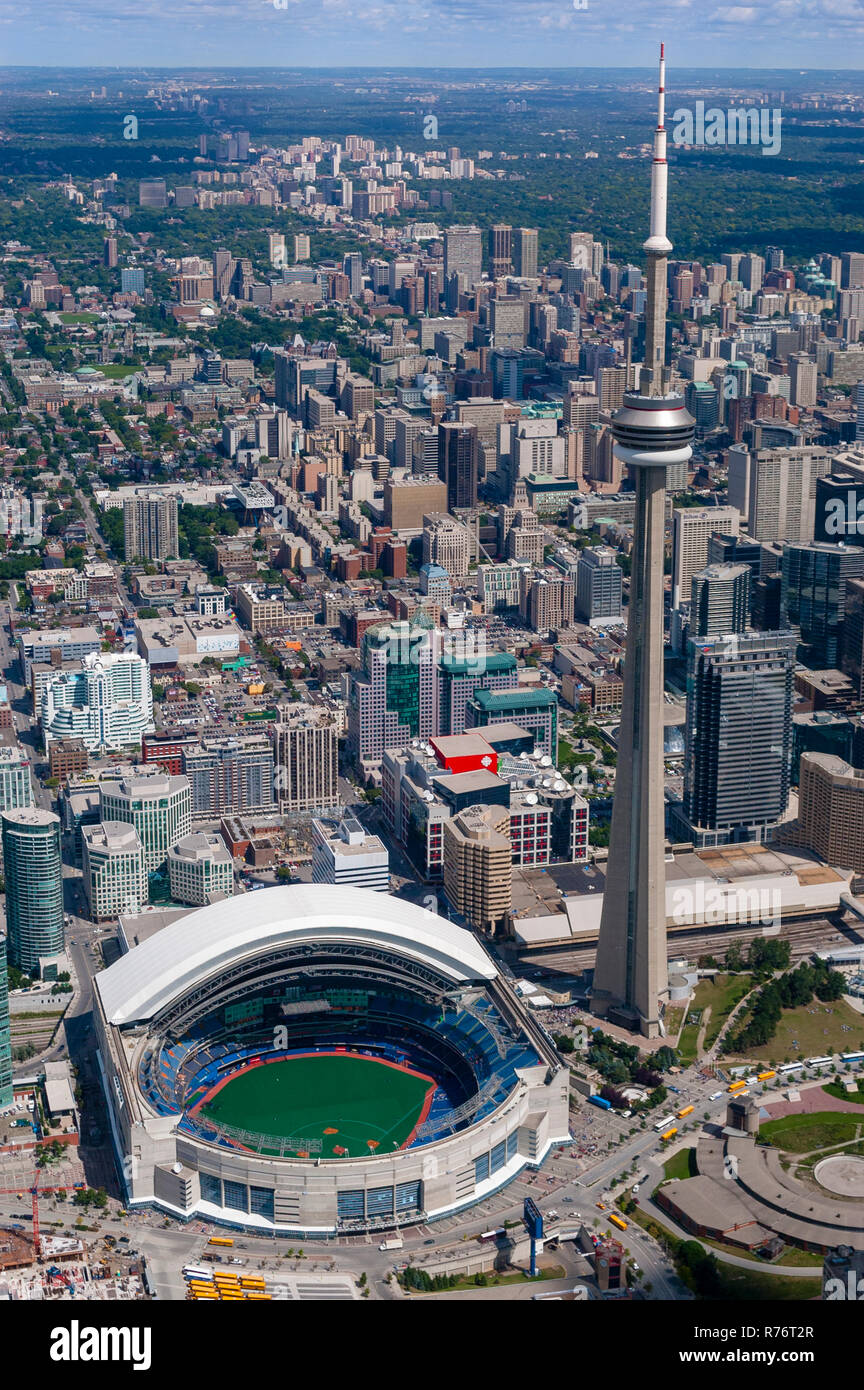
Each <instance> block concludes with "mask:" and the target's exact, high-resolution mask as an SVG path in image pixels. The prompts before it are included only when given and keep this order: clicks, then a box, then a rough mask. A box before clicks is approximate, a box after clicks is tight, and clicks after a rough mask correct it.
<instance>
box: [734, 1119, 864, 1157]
mask: <svg viewBox="0 0 864 1390" xmlns="http://www.w3.org/2000/svg"><path fill="white" fill-rule="evenodd" d="M862 1128H864V1116H862V1115H860V1114H854V1115H845V1114H844V1113H843V1111H842V1110H825V1111H821V1112H819V1111H817V1112H815V1113H813V1114H807V1115H784V1116H782V1117H781V1118H780V1119H779V1120H766V1122H765V1123H764V1124H763V1125H761V1126H760V1128H759V1133H760V1134H761V1135H762V1136H763V1138H765V1139H770V1140H771V1142H772V1144H774V1146H775V1148H778V1149H783V1150H784V1151H785V1152H786V1153H793V1154H806V1153H814V1152H817V1151H818V1150H821V1149H827V1148H831V1147H832V1146H833V1145H835V1144H843V1143H846V1142H847V1141H850V1140H853V1139H858V1138H860V1137H861V1134H860V1132H861V1130H862Z"/></svg>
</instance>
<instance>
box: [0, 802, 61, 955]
mask: <svg viewBox="0 0 864 1390" xmlns="http://www.w3.org/2000/svg"><path fill="white" fill-rule="evenodd" d="M3 864H4V869H5V875H6V925H7V927H8V931H9V963H10V965H16V966H17V967H18V969H19V970H25V971H27V973H28V974H36V973H37V972H38V970H39V957H40V956H55V955H57V954H58V953H59V952H61V951H62V950H63V877H62V867H61V860H60V818H59V816H55V815H54V814H53V812H51V811H43V810H42V809H41V808H40V807H35V806H31V807H28V808H26V809H24V810H19V811H4V813H3Z"/></svg>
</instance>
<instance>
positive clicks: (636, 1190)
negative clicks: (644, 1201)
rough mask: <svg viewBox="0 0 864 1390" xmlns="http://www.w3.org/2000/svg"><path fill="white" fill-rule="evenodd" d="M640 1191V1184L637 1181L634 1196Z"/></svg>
mask: <svg viewBox="0 0 864 1390" xmlns="http://www.w3.org/2000/svg"><path fill="white" fill-rule="evenodd" d="M638 1191H639V1184H638V1182H637V1183H636V1184H635V1186H634V1187H633V1188H632V1192H633V1196H634V1197H635V1196H636V1193H637V1192H638Z"/></svg>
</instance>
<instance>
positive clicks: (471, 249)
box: [444, 227, 483, 289]
mask: <svg viewBox="0 0 864 1390" xmlns="http://www.w3.org/2000/svg"><path fill="white" fill-rule="evenodd" d="M451 275H464V277H465V283H466V286H467V287H468V288H469V289H470V287H471V286H472V285H479V283H480V281H481V279H482V278H483V233H482V232H481V230H480V228H479V227H449V228H448V229H447V231H446V232H445V233H444V279H445V281H446V280H449V278H450V276H451Z"/></svg>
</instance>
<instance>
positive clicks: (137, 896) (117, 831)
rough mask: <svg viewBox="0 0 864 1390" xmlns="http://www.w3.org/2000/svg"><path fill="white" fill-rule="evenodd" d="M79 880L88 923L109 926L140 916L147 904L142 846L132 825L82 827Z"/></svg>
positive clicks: (120, 823) (106, 823) (106, 822)
mask: <svg viewBox="0 0 864 1390" xmlns="http://www.w3.org/2000/svg"><path fill="white" fill-rule="evenodd" d="M81 846H82V876H83V882H84V893H85V895H86V898H87V903H88V910H89V915H90V920H91V921H93V922H109V921H112V920H113V919H114V918H117V917H119V916H120V914H121V913H124V912H130V913H131V912H141V910H142V909H143V908H144V907H146V905H147V901H148V880H147V868H146V865H145V863H144V846H143V845H142V844H141V840H140V838H139V836H138V831H137V830H136V829H135V827H134V825H127V824H125V823H124V822H122V821H110V820H109V821H102V822H101V823H100V824H98V825H82V827H81Z"/></svg>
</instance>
